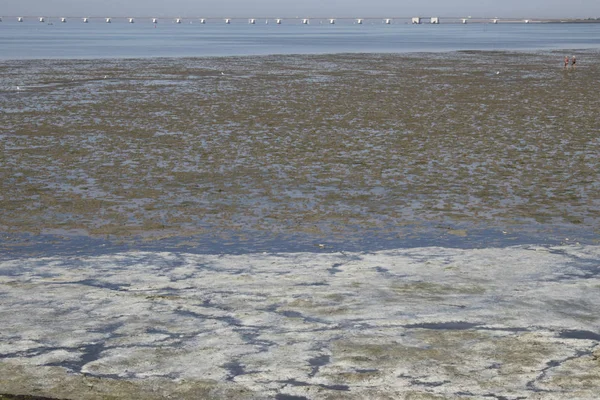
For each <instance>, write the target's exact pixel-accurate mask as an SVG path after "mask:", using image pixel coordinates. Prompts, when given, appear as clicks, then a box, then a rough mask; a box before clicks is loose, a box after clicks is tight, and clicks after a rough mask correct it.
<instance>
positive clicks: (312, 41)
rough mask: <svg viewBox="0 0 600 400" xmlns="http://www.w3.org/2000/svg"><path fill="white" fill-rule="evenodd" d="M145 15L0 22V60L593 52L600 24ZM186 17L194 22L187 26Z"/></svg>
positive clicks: (596, 47) (597, 41)
mask: <svg viewBox="0 0 600 400" xmlns="http://www.w3.org/2000/svg"><path fill="white" fill-rule="evenodd" d="M149 21H150V20H149V19H147V20H138V22H136V23H135V24H128V23H124V20H118V19H115V20H114V23H112V24H106V23H104V22H103V21H101V20H99V19H94V20H92V21H91V22H90V23H88V24H84V23H81V22H80V20H77V19H70V20H69V22H68V23H66V24H61V23H56V21H54V23H53V25H47V24H41V23H39V22H37V21H34V20H26V21H25V22H23V23H17V22H16V19H15V20H13V19H6V18H5V19H4V21H3V22H1V23H0V48H2V49H3V51H2V54H0V59H34V58H37V59H44V58H68V59H85V58H88V59H89V58H140V57H141V58H154V57H206V56H241V55H266V54H332V53H406V52H440V51H456V50H540V49H598V48H599V47H600V24H597V23H589V24H523V23H509V24H498V25H494V24H489V23H485V24H484V23H477V24H466V25H463V24H456V23H450V22H456V21H447V22H449V23H445V22H443V23H442V24H440V25H430V24H422V25H410V24H407V22H408V21H406V20H397V21H394V23H393V24H391V25H385V24H382V23H381V22H382V21H381V20H366V21H365V24H363V25H357V24H353V22H354V21H353V20H339V21H338V22H337V23H336V24H335V25H330V24H328V23H326V21H319V20H313V21H312V23H311V24H310V25H308V26H305V25H302V24H301V23H300V21H299V20H297V19H291V20H284V22H283V24H282V25H276V24H273V23H271V24H268V25H265V24H264V21H260V22H261V23H259V24H257V25H248V24H247V22H246V21H245V20H234V22H233V23H232V24H231V25H225V24H224V23H223V21H221V20H219V21H217V20H210V21H209V23H207V24H205V25H202V24H199V23H196V22H198V21H197V20H196V21H192V20H186V23H185V24H173V23H170V22H171V21H167V20H162V21H161V22H159V24H157V27H156V28H154V25H153V24H151V23H150V22H149ZM189 22H194V23H193V24H190V23H189Z"/></svg>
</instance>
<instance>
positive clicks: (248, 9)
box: [0, 0, 600, 18]
mask: <svg viewBox="0 0 600 400" xmlns="http://www.w3.org/2000/svg"><path fill="white" fill-rule="evenodd" d="M2 15H4V16H6V15H12V16H17V15H26V16H36V15H40V16H42V15H44V16H60V15H65V16H112V17H120V16H123V17H126V16H157V17H160V16H182V17H186V16H188V17H192V16H193V17H196V16H202V17H211V16H214V17H216V16H229V17H236V16H243V17H251V16H256V17H258V16H271V17H277V16H280V17H294V16H300V17H304V16H306V17H310V16H318V17H328V16H331V17H343V16H350V17H369V16H377V17H382V16H403V17H409V16H439V17H444V16H452V17H462V16H465V17H466V16H473V17H475V16H478V17H493V16H497V17H519V18H521V17H522V18H535V17H539V18H552V17H556V18H573V17H578V18H581V17H583V18H587V17H600V0H418V1H415V0H344V1H342V0H212V1H208V0H168V1H166V0H1V1H0V16H2Z"/></svg>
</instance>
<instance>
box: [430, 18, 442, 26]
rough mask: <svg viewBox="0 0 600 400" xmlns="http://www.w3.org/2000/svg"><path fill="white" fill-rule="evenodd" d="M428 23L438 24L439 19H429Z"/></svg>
mask: <svg viewBox="0 0 600 400" xmlns="http://www.w3.org/2000/svg"><path fill="white" fill-rule="evenodd" d="M430 23H432V24H439V23H440V19H439V18H438V17H431V20H430Z"/></svg>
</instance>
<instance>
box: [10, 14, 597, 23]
mask: <svg viewBox="0 0 600 400" xmlns="http://www.w3.org/2000/svg"><path fill="white" fill-rule="evenodd" d="M435 19H437V22H434V21H435ZM12 20H14V21H18V22H23V21H39V22H46V23H49V22H51V21H60V22H64V23H66V22H75V21H77V22H84V23H86V22H91V21H97V22H98V21H99V22H129V23H134V22H148V23H160V22H162V23H165V22H172V23H194V22H196V23H206V22H209V21H210V22H223V23H227V21H229V23H233V22H249V23H257V22H260V21H265V22H269V23H277V24H280V23H286V22H287V23H297V24H302V23H303V22H307V23H310V21H311V20H314V21H320V22H321V23H327V22H328V23H332V24H333V23H334V22H335V21H348V22H349V21H354V22H357V23H359V24H362V23H367V22H370V23H373V22H382V23H387V24H411V23H412V24H428V23H444V24H459V23H463V24H465V23H475V24H477V23H479V24H481V23H485V24H487V23H575V22H579V23H581V22H597V23H600V20H593V19H591V20H582V19H557V18H502V17H493V18H488V17H438V16H410V17H407V16H389V15H384V16H368V17H348V16H342V17H335V16H330V15H328V16H303V17H287V18H286V17H278V16H248V17H244V16H208V17H202V16H148V15H145V16H144V15H142V16H117V17H111V16H75V15H35V16H34V15H15V16H2V17H1V18H0V21H12ZM250 21H254V22H250ZM332 21H333V22H332Z"/></svg>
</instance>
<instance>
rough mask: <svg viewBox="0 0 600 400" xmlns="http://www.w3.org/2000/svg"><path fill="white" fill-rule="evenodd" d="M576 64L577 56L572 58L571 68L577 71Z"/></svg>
mask: <svg viewBox="0 0 600 400" xmlns="http://www.w3.org/2000/svg"><path fill="white" fill-rule="evenodd" d="M576 63H577V60H576V59H575V56H573V57H571V67H573V69H575V64H576Z"/></svg>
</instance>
